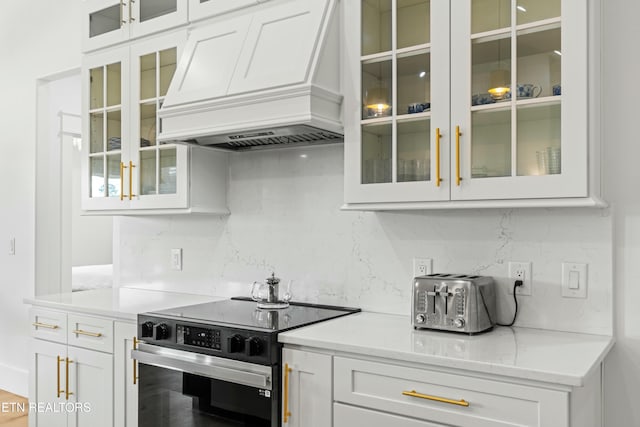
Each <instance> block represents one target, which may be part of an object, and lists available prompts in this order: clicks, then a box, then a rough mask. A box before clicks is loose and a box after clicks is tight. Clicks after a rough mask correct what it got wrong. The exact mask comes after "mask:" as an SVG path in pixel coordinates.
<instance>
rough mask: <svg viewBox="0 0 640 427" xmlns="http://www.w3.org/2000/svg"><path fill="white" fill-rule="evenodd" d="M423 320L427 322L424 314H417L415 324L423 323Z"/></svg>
mask: <svg viewBox="0 0 640 427" xmlns="http://www.w3.org/2000/svg"><path fill="white" fill-rule="evenodd" d="M425 320H427V318H426V317H425V316H424V314H418V315H417V316H416V323H424V321H425Z"/></svg>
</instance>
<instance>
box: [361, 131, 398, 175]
mask: <svg viewBox="0 0 640 427" xmlns="http://www.w3.org/2000/svg"><path fill="white" fill-rule="evenodd" d="M391 132H392V126H391V123H375V124H367V125H363V126H362V177H361V179H362V183H363V184H372V183H381V182H391V157H392V153H391V149H392V137H391Z"/></svg>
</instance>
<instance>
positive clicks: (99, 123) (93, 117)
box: [89, 112, 104, 153]
mask: <svg viewBox="0 0 640 427" xmlns="http://www.w3.org/2000/svg"><path fill="white" fill-rule="evenodd" d="M89 132H90V133H91V136H90V137H89V152H90V153H100V152H102V151H104V114H103V113H102V112H98V113H91V114H89Z"/></svg>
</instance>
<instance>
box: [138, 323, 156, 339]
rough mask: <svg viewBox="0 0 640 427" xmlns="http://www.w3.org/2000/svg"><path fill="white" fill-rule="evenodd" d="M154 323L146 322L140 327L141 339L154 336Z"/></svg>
mask: <svg viewBox="0 0 640 427" xmlns="http://www.w3.org/2000/svg"><path fill="white" fill-rule="evenodd" d="M153 326H154V325H153V322H144V323H143V324H142V325H140V336H141V337H152V336H153Z"/></svg>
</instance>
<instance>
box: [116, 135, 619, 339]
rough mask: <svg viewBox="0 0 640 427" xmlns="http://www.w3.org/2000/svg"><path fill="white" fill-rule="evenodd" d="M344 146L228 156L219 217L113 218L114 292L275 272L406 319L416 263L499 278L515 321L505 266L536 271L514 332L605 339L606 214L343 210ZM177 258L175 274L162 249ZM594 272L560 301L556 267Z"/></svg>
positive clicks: (234, 285)
mask: <svg viewBox="0 0 640 427" xmlns="http://www.w3.org/2000/svg"><path fill="white" fill-rule="evenodd" d="M342 150H343V147H342V146H341V145H331V146H322V147H315V148H296V149H283V150H272V151H261V152H249V153H241V154H233V155H232V156H231V161H230V188H229V208H230V210H231V212H232V214H231V215H229V216H225V217H217V216H206V215H190V216H177V215H176V216H154V217H120V218H116V220H115V223H114V236H115V238H114V248H115V249H114V263H115V271H116V278H115V279H116V283H118V284H119V285H120V286H130V287H144V288H154V289H164V290H174V291H181V292H191V293H199V294H207V295H220V296H234V295H248V294H249V289H250V285H251V283H252V282H253V281H255V280H263V279H264V278H265V277H266V276H267V275H270V274H271V272H275V273H276V275H277V276H278V277H281V278H282V279H283V280H293V285H292V291H293V294H294V299H295V300H302V301H311V302H319V303H327V304H339V305H349V306H357V307H361V308H362V309H364V310H369V311H378V312H386V313H398V314H408V313H409V307H410V286H411V277H412V276H411V270H412V258H413V257H416V256H418V257H428V258H433V260H434V271H435V272H461V273H473V274H483V275H491V276H493V277H494V278H495V279H496V281H497V283H498V285H499V292H498V306H499V314H500V320H501V321H502V322H508V321H510V318H511V316H512V313H513V299H512V296H511V295H508V293H507V289H508V288H509V287H511V286H512V281H510V280H507V279H506V275H507V270H508V268H507V265H508V262H509V261H531V262H532V266H533V267H532V273H533V280H534V282H533V287H532V288H533V295H532V296H522V297H519V304H520V308H519V316H518V320H517V322H516V325H519V326H528V327H535V328H543V329H553V330H563V331H575V332H586V333H594V334H611V333H612V288H613V286H612V260H611V253H612V248H611V245H612V243H611V242H612V230H611V229H612V220H611V215H610V212H609V210H608V209H592V208H570V209H568V208H567V209H513V210H505V209H472V210H446V211H411V212H382V213H372V212H347V211H341V210H340V206H341V205H342V203H343V155H342ZM171 248H182V249H183V270H182V271H172V270H171V269H170V263H169V260H170V249H171ZM565 261H566V262H583V263H588V265H589V266H588V276H589V277H588V278H589V287H588V297H587V298H586V299H568V298H563V297H562V296H561V272H562V267H561V263H562V262H565Z"/></svg>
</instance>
